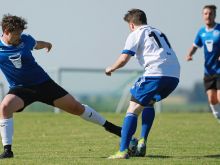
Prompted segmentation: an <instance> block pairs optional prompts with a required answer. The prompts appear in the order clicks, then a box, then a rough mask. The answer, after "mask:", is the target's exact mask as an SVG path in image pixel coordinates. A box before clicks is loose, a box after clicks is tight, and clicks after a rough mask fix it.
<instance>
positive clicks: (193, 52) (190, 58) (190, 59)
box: [186, 46, 197, 61]
mask: <svg viewBox="0 0 220 165" xmlns="http://www.w3.org/2000/svg"><path fill="white" fill-rule="evenodd" d="M196 50H197V47H195V46H192V47H191V48H190V50H189V53H188V54H187V55H186V61H192V60H193V58H192V56H193V54H195V52H196Z"/></svg>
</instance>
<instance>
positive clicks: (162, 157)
mask: <svg viewBox="0 0 220 165" xmlns="http://www.w3.org/2000/svg"><path fill="white" fill-rule="evenodd" d="M146 157H148V158H154V159H155V158H158V159H168V158H173V156H167V155H147V156H146Z"/></svg>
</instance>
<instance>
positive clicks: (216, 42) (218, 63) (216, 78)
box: [186, 5, 220, 121]
mask: <svg viewBox="0 0 220 165" xmlns="http://www.w3.org/2000/svg"><path fill="white" fill-rule="evenodd" d="M202 16H203V20H204V23H205V26H203V27H201V28H200V30H199V31H198V33H197V35H196V38H195V40H194V43H193V46H192V47H191V49H190V50H189V53H188V54H187V56H186V60H187V61H191V60H193V58H192V56H193V55H194V54H195V52H196V50H197V49H198V48H200V47H204V55H205V63H204V66H205V69H204V85H205V89H206V93H207V96H208V101H209V104H210V108H211V110H212V113H213V115H214V117H215V118H217V119H218V120H219V121H220V24H219V23H216V22H215V18H216V6H215V5H206V6H204V7H203V11H202Z"/></svg>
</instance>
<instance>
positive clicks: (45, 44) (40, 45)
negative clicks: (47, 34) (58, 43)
mask: <svg viewBox="0 0 220 165" xmlns="http://www.w3.org/2000/svg"><path fill="white" fill-rule="evenodd" d="M44 48H46V49H47V52H49V51H50V49H51V48H52V44H51V43H49V42H45V41H36V46H35V47H34V49H36V50H39V49H44Z"/></svg>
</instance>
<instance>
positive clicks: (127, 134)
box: [105, 9, 180, 159]
mask: <svg viewBox="0 0 220 165" xmlns="http://www.w3.org/2000/svg"><path fill="white" fill-rule="evenodd" d="M124 20H125V21H126V22H127V23H128V25H129V28H130V30H131V33H130V34H129V36H128V38H127V41H126V43H125V47H124V49H123V51H122V53H121V55H120V56H119V58H118V59H117V60H116V61H115V63H114V64H113V65H111V66H109V67H107V68H106V70H105V73H106V75H108V76H111V74H112V73H113V72H114V71H116V70H117V69H119V68H121V67H123V66H125V64H127V62H128V61H129V60H130V59H131V57H133V56H135V57H136V58H137V60H138V62H139V64H140V65H141V66H142V67H143V69H144V73H143V75H142V76H141V77H140V78H139V79H138V80H137V81H136V82H135V84H134V85H133V87H132V88H131V90H130V92H131V100H130V104H129V107H128V109H127V113H126V116H125V118H124V122H123V126H122V134H121V141H120V150H119V151H118V152H117V153H116V154H114V155H112V156H110V157H109V159H126V158H129V154H128V147H129V142H130V140H131V137H132V135H133V134H134V133H135V131H136V127H137V118H138V115H139V114H140V112H142V111H143V110H144V111H145V110H149V111H154V107H153V104H154V103H155V102H157V101H160V100H162V99H164V98H166V97H167V96H168V95H169V94H170V93H171V92H172V91H173V90H174V89H175V88H176V87H177V85H178V83H179V75H180V65H179V62H178V59H177V56H176V54H175V53H174V51H173V49H172V48H171V45H170V43H169V42H168V39H167V38H166V36H165V34H164V33H162V32H161V31H160V30H158V29H156V28H153V27H151V26H150V25H148V24H147V18H146V15H145V13H144V11H142V10H140V9H131V10H129V11H128V13H126V14H125V16H124ZM144 111H143V113H142V131H141V136H140V140H139V141H138V145H137V155H136V156H145V152H146V137H147V135H146V134H147V133H149V130H147V129H148V127H147V126H146V123H147V122H146V120H151V121H152V119H149V117H151V116H148V115H147V113H144Z"/></svg>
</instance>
